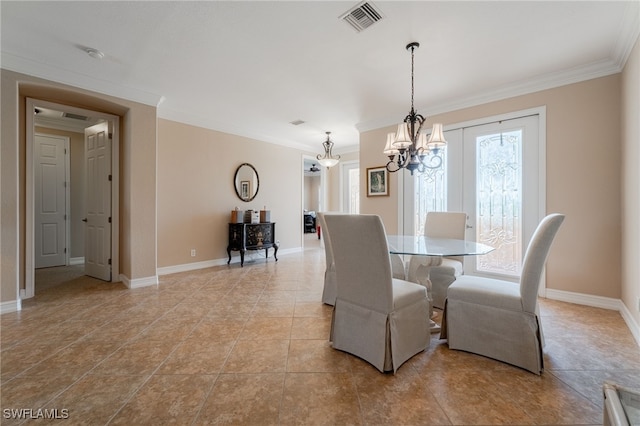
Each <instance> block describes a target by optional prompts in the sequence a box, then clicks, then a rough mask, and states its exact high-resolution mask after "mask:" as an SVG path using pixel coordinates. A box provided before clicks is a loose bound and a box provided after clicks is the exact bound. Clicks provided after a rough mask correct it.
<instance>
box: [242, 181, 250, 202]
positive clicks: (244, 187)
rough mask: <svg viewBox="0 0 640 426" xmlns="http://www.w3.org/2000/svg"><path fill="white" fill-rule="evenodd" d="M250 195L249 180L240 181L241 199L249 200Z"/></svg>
mask: <svg viewBox="0 0 640 426" xmlns="http://www.w3.org/2000/svg"><path fill="white" fill-rule="evenodd" d="M249 194H251V182H249V181H248V180H243V181H240V198H242V199H243V200H248V199H249Z"/></svg>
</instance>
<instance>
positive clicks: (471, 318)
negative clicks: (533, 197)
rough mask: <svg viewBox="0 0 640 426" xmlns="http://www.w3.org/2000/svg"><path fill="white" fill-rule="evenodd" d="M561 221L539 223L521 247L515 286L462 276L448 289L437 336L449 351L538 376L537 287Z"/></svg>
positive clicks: (540, 339)
mask: <svg viewBox="0 0 640 426" xmlns="http://www.w3.org/2000/svg"><path fill="white" fill-rule="evenodd" d="M563 220H564V215H562V214H557V213H554V214H550V215H548V216H547V217H545V218H544V219H542V221H541V222H540V224H539V225H538V228H537V229H536V231H535V233H534V234H533V237H532V238H531V241H530V242H529V246H528V247H527V251H526V253H525V256H524V262H523V264H522V272H521V275H520V282H519V283H514V282H510V281H502V280H497V279H491V278H481V277H474V276H471V275H462V276H461V277H458V279H457V280H456V281H455V282H454V283H453V284H451V286H450V287H449V290H448V291H447V300H446V303H445V309H444V315H443V318H442V331H441V334H440V337H441V338H445V339H448V344H449V348H451V349H459V350H463V351H467V352H473V353H476V354H479V355H483V356H486V357H489V358H494V359H497V360H499V361H502V362H506V363H508V364H512V365H515V366H518V367H521V368H523V369H525V370H529V371H531V372H532V373H535V374H541V373H542V371H543V370H544V365H543V357H542V347H543V346H544V340H543V336H542V326H541V324H540V317H539V314H538V287H539V285H540V278H541V277H542V273H543V270H544V265H545V262H546V260H547V256H548V254H549V249H550V248H551V243H552V242H553V239H554V237H555V235H556V233H557V232H558V229H559V228H560V225H561V224H562V221H563Z"/></svg>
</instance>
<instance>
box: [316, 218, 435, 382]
mask: <svg viewBox="0 0 640 426" xmlns="http://www.w3.org/2000/svg"><path fill="white" fill-rule="evenodd" d="M324 222H325V224H326V227H327V229H328V230H329V235H330V238H331V244H332V248H333V255H334V263H335V267H336V278H337V296H336V302H335V306H334V309H333V316H332V320H331V333H330V339H329V340H330V341H331V342H332V346H333V348H335V349H338V350H341V351H344V352H348V353H350V354H353V355H356V356H358V357H360V358H362V359H364V360H365V361H367V362H369V363H370V364H372V365H373V366H374V367H376V368H377V369H378V370H380V371H381V372H385V371H393V372H394V373H395V372H396V371H397V370H398V368H399V367H400V366H401V365H402V364H403V363H404V362H405V361H407V360H408V359H409V358H411V357H412V356H414V355H415V354H417V353H419V352H422V351H424V350H425V349H426V348H427V347H428V346H429V341H430V331H429V304H428V301H427V292H426V289H425V288H424V287H423V286H421V285H419V284H415V283H410V282H408V281H404V280H400V279H395V278H393V276H392V270H391V260H390V257H389V247H388V245H387V237H386V233H385V229H384V225H383V223H382V220H381V219H380V217H379V216H377V215H334V214H331V215H325V216H324Z"/></svg>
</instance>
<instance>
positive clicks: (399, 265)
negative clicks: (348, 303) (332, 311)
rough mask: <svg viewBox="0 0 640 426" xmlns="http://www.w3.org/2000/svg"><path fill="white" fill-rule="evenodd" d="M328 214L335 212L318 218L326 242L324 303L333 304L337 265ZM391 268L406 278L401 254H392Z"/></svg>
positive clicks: (334, 300)
mask: <svg viewBox="0 0 640 426" xmlns="http://www.w3.org/2000/svg"><path fill="white" fill-rule="evenodd" d="M327 214H334V213H328V212H327V213H318V214H317V219H318V223H319V224H320V229H322V238H323V242H324V255H325V263H326V267H325V271H324V287H323V289H322V303H324V304H326V305H331V306H333V305H334V304H335V302H336V265H335V263H334V261H333V248H332V246H331V235H330V234H329V230H328V229H327V224H326V223H325V221H324V217H325V215H327ZM390 257H391V270H392V273H393V278H399V279H402V280H404V279H406V271H405V265H404V262H403V261H402V258H401V257H400V255H398V254H396V253H392V254H390Z"/></svg>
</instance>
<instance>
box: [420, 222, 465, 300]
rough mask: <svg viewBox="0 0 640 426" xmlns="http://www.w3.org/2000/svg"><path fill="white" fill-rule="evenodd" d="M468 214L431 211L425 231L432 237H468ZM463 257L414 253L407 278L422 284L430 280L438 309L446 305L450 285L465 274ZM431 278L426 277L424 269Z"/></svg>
mask: <svg viewBox="0 0 640 426" xmlns="http://www.w3.org/2000/svg"><path fill="white" fill-rule="evenodd" d="M466 226H467V214H466V213H461V212H428V213H427V218H426V220H425V225H424V234H425V236H427V237H432V238H455V239H458V240H464V239H465V231H466ZM462 268H463V257H462V256H457V257H443V258H441V259H440V258H438V259H435V258H432V257H430V256H411V257H410V258H409V267H408V271H407V280H408V281H411V282H414V283H420V282H424V281H426V280H427V278H428V280H430V281H431V292H430V293H431V294H430V296H431V300H432V304H433V306H435V307H436V308H440V309H442V308H444V299H445V298H446V297H447V288H449V286H450V285H451V283H452V282H454V281H455V280H456V278H457V277H459V276H460V275H462ZM425 271H426V272H427V273H428V277H424V276H423V275H424V272H425Z"/></svg>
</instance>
